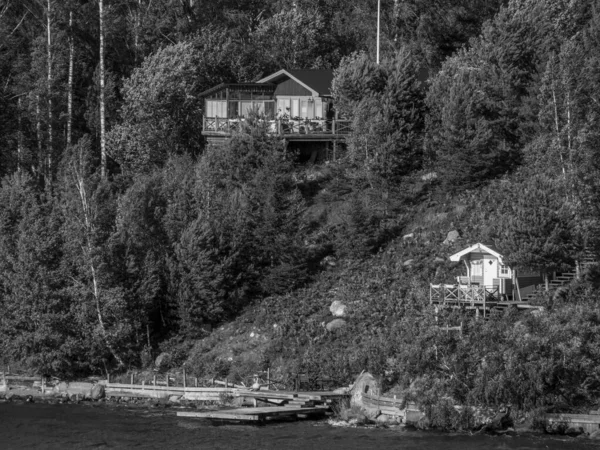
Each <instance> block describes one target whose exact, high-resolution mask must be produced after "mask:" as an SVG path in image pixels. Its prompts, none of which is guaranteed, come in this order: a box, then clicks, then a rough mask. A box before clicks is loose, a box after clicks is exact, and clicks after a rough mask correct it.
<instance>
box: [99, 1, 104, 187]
mask: <svg viewBox="0 0 600 450" xmlns="http://www.w3.org/2000/svg"><path fill="white" fill-rule="evenodd" d="M98 15H99V18H100V67H99V69H100V70H99V72H100V73H99V76H100V175H101V176H102V178H106V123H105V118H106V112H105V105H104V91H105V86H104V5H103V0H98Z"/></svg>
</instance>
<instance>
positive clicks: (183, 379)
mask: <svg viewBox="0 0 600 450" xmlns="http://www.w3.org/2000/svg"><path fill="white" fill-rule="evenodd" d="M185 384H186V383H185V367H184V368H183V387H184V388H185V387H186V385H185Z"/></svg>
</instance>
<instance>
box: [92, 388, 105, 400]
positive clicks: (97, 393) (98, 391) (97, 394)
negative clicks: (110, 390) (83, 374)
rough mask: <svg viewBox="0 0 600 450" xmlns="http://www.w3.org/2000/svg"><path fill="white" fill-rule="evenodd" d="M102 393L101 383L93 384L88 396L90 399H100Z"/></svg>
mask: <svg viewBox="0 0 600 450" xmlns="http://www.w3.org/2000/svg"><path fill="white" fill-rule="evenodd" d="M104 395H105V391H104V385H103V384H95V385H94V387H92V390H91V392H90V398H91V399H92V400H100V399H101V398H104Z"/></svg>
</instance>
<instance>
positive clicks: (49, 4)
mask: <svg viewBox="0 0 600 450" xmlns="http://www.w3.org/2000/svg"><path fill="white" fill-rule="evenodd" d="M47 8H48V10H47V14H46V18H47V31H48V33H47V36H48V43H47V44H48V55H47V65H48V79H47V90H48V150H47V154H46V164H47V167H46V170H47V178H48V179H51V178H52V144H53V142H52V35H51V27H50V25H51V20H50V15H51V13H52V2H51V1H50V0H48V2H47Z"/></svg>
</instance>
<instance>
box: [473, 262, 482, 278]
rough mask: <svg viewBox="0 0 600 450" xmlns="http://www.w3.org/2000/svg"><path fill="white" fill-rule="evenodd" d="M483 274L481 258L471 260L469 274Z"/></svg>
mask: <svg viewBox="0 0 600 450" xmlns="http://www.w3.org/2000/svg"><path fill="white" fill-rule="evenodd" d="M482 275H483V260H481V259H477V260H475V261H471V276H475V277H480V276H482Z"/></svg>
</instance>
